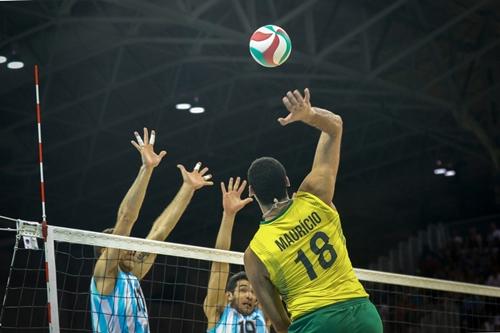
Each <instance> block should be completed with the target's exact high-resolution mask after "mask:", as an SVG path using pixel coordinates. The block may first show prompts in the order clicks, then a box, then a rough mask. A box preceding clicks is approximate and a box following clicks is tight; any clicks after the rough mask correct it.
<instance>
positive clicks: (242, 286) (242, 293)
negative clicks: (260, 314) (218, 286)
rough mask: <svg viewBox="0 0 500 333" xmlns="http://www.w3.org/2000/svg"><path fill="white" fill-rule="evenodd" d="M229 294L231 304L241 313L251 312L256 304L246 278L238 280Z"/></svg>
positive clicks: (255, 298)
mask: <svg viewBox="0 0 500 333" xmlns="http://www.w3.org/2000/svg"><path fill="white" fill-rule="evenodd" d="M231 296H232V298H231V306H232V307H233V308H235V309H236V310H238V312H239V313H241V314H243V315H249V314H251V313H252V312H253V311H254V310H255V307H256V306H257V297H255V293H254V291H253V288H252V286H251V285H250V282H248V281H247V280H239V281H238V282H237V283H236V288H234V292H233V293H232V294H231Z"/></svg>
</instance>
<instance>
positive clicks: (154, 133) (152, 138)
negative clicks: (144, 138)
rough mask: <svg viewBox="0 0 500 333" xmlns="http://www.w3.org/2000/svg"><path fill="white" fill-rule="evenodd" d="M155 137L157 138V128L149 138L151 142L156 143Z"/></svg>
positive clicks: (151, 143)
mask: <svg viewBox="0 0 500 333" xmlns="http://www.w3.org/2000/svg"><path fill="white" fill-rule="evenodd" d="M155 139H156V132H155V130H152V131H151V137H150V138H149V144H150V145H154V144H155Z"/></svg>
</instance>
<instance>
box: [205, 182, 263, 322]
mask: <svg viewBox="0 0 500 333" xmlns="http://www.w3.org/2000/svg"><path fill="white" fill-rule="evenodd" d="M246 184H247V182H246V180H244V181H243V182H241V181H240V177H238V178H236V181H235V182H234V184H233V178H232V177H231V178H230V179H229V182H228V185H227V189H226V186H225V185H224V183H221V184H220V186H221V191H222V207H223V208H224V212H223V214H222V221H221V224H220V227H219V232H218V234H217V240H216V242H215V248H216V249H220V250H229V249H230V247H231V234H232V232H233V225H234V220H235V217H236V214H237V213H238V212H239V211H240V210H241V209H242V208H243V207H245V206H246V205H247V204H249V203H250V202H252V201H253V200H252V198H246V199H241V194H242V193H243V190H244V189H245V186H246ZM228 276H229V264H228V263H222V262H213V263H212V268H211V271H210V278H209V280H208V290H207V296H206V297H205V301H204V302H203V311H205V315H206V316H207V320H208V327H207V330H209V329H211V328H213V327H214V326H215V325H216V324H217V322H218V321H219V319H220V315H221V313H222V311H223V310H224V307H225V306H226V304H227V300H226V296H225V289H226V283H227V278H228Z"/></svg>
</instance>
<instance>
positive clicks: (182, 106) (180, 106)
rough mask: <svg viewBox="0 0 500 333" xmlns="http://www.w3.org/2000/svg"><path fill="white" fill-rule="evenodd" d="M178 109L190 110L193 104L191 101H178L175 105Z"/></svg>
mask: <svg viewBox="0 0 500 333" xmlns="http://www.w3.org/2000/svg"><path fill="white" fill-rule="evenodd" d="M175 108H176V109H177V110H189V109H190V108H191V104H189V103H178V104H176V105H175Z"/></svg>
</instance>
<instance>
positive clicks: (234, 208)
mask: <svg viewBox="0 0 500 333" xmlns="http://www.w3.org/2000/svg"><path fill="white" fill-rule="evenodd" d="M240 181H241V179H240V177H237V178H236V181H235V182H234V184H233V177H231V178H229V182H228V184H227V190H226V185H224V183H222V182H221V183H220V188H221V191H222V207H224V211H225V212H226V213H228V214H236V213H237V212H239V211H240V210H241V209H242V208H243V207H245V206H246V205H248V204H249V203H250V202H252V201H253V199H252V198H246V199H241V194H242V193H243V191H244V190H245V186H247V181H246V180H244V181H243V182H242V183H241V184H240Z"/></svg>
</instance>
